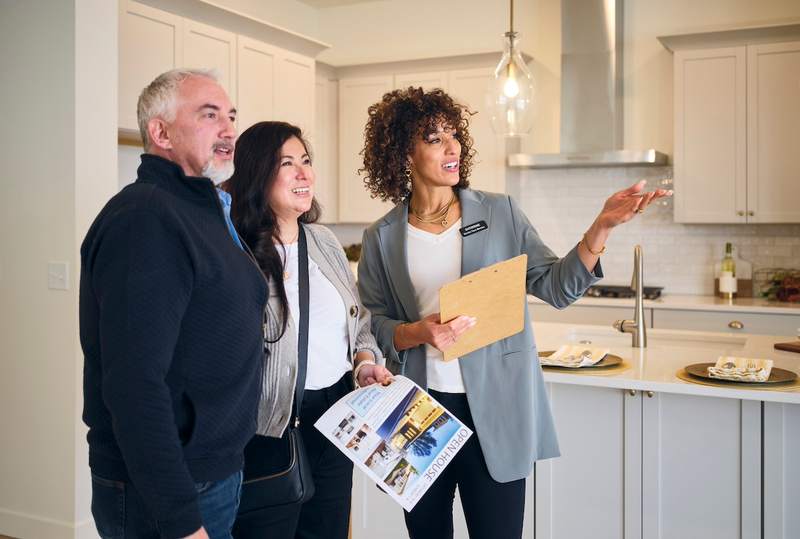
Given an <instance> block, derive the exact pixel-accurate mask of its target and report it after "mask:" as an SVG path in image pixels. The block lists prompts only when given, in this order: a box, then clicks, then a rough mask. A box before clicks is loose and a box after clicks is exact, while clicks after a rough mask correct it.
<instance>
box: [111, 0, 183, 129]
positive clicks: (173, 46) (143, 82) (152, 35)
mask: <svg viewBox="0 0 800 539" xmlns="http://www.w3.org/2000/svg"><path fill="white" fill-rule="evenodd" d="M119 7H120V11H119V65H120V70H119V126H120V128H122V129H125V130H129V131H138V126H137V122H136V102H137V100H138V99H139V94H140V93H141V92H142V90H143V89H144V87H145V86H147V85H148V84H150V82H151V81H152V80H153V78H155V76H156V75H158V74H159V73H163V72H164V71H169V70H170V69H175V68H176V67H179V66H181V65H183V19H182V18H181V17H178V16H176V15H173V14H171V13H167V12H165V11H160V10H158V9H154V8H151V7H149V6H144V5H142V4H137V3H135V2H125V1H124V0H123V1H122V2H120V4H119Z"/></svg>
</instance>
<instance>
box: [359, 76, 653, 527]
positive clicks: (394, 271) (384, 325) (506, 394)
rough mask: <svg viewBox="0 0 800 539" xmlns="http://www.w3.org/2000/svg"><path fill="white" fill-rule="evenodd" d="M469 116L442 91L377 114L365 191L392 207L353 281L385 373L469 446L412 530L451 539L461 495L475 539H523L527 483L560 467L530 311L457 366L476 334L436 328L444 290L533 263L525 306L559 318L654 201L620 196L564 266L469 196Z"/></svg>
mask: <svg viewBox="0 0 800 539" xmlns="http://www.w3.org/2000/svg"><path fill="white" fill-rule="evenodd" d="M470 114H471V113H470V112H469V111H468V110H467V109H466V108H465V107H464V106H462V105H460V104H458V103H457V102H455V101H454V100H453V99H452V98H451V97H450V96H448V95H447V94H446V93H444V92H443V91H442V90H439V89H436V90H432V91H429V92H425V91H423V90H422V89H421V88H407V89H404V90H395V91H393V92H389V93H387V94H385V95H384V96H383V99H382V100H381V101H380V102H379V103H376V104H374V105H372V106H371V107H370V108H369V120H368V121H367V125H366V128H365V138H366V140H365V144H364V150H363V155H364V168H363V169H361V171H360V172H362V173H363V174H364V176H365V180H364V181H365V184H366V186H367V188H368V189H369V190H370V192H371V193H372V195H373V196H374V197H379V198H381V199H383V200H391V201H392V202H394V203H395V204H396V206H395V208H394V209H392V210H391V211H389V212H388V213H387V214H386V215H384V216H383V217H382V218H381V219H379V220H378V221H376V222H375V223H373V224H372V225H371V226H370V227H369V228H368V229H367V230H366V231H365V232H364V237H363V241H362V254H361V260H360V263H359V271H358V277H359V279H358V288H359V291H360V293H361V300H362V301H363V302H364V306H365V307H367V309H369V310H370V311H371V313H372V328H373V333H374V334H375V335H376V337H377V340H378V344H379V345H380V346H381V349H382V351H383V354H384V355H385V356H386V358H387V367H389V369H390V370H391V371H393V372H395V373H402V374H403V375H405V376H408V377H409V378H411V379H413V380H414V381H415V382H416V383H418V384H419V385H420V386H422V387H423V388H426V389H427V390H428V391H429V392H430V393H431V395H433V396H434V398H436V399H437V400H438V401H439V402H440V403H441V404H442V405H444V406H445V407H446V408H447V409H448V410H450V411H451V412H452V413H454V414H455V415H456V416H457V417H458V418H459V419H460V420H461V421H462V422H463V423H465V424H466V425H467V426H468V427H470V428H471V429H472V430H473V431H474V432H475V434H476V435H475V436H473V437H471V438H470V439H469V441H468V442H467V444H466V445H465V446H464V447H463V448H462V449H461V451H460V452H459V453H458V454H457V455H456V457H455V458H454V460H453V461H451V462H450V464H449V465H448V467H447V468H446V469H445V471H444V473H443V474H442V475H441V476H440V477H439V478H438V479H437V481H436V482H435V483H434V484H433V486H432V487H431V488H430V490H428V492H427V493H426V494H425V496H423V497H422V499H421V500H420V501H419V502H418V503H417V505H416V506H415V507H414V509H413V510H412V511H411V512H406V514H405V520H406V526H407V528H408V531H409V534H410V536H411V537H412V538H414V539H417V538H428V537H430V538H437V539H440V538H443V537H452V536H453V518H452V514H453V499H454V496H455V489H456V486H457V487H458V490H459V494H460V496H461V503H462V505H463V507H464V515H465V517H466V522H467V527H468V529H469V535H470V537H471V538H473V539H475V538H494V537H503V538H513V537H521V535H522V524H523V511H524V505H525V478H526V477H527V476H528V475H530V473H531V469H532V466H533V463H534V461H536V460H539V459H545V458H550V457H555V456H557V455H558V454H559V451H558V442H557V440H556V433H555V429H554V427H553V419H552V416H551V413H550V407H549V403H548V399H547V394H546V392H545V387H544V380H543V378H542V370H541V367H540V366H539V363H538V356H537V352H536V346H535V344H534V340H533V332H532V329H531V325H530V320H529V316H528V309H527V304H526V305H525V307H524V308H525V325H524V330H523V331H521V332H520V333H517V334H516V335H513V336H511V337H507V338H505V339H502V340H501V341H498V342H495V343H492V344H490V345H488V346H486V347H484V348H481V349H479V350H476V351H475V352H472V353H469V354H466V355H464V356H462V357H460V358H458V359H454V360H451V361H447V362H445V361H443V355H442V351H444V350H446V349H447V348H448V347H450V346H452V345H453V343H455V342H456V340H457V339H458V337H459V335H461V334H462V333H463V332H464V331H466V330H468V329H469V328H470V327H472V326H473V325H474V324H475V323H476V321H475V320H474V319H471V318H469V317H463V316H462V317H458V318H456V319H454V320H449V321H445V320H440V318H439V294H438V292H439V289H440V288H441V286H442V285H444V284H445V283H448V282H450V281H453V280H456V279H458V278H459V277H461V276H462V275H465V274H467V273H471V272H473V271H476V270H479V269H481V268H483V267H486V266H489V265H491V264H494V263H496V262H500V261H502V260H506V259H509V258H512V257H514V256H517V255H520V254H526V255H528V262H527V276H526V289H527V292H528V293H529V294H533V295H534V296H536V297H539V298H541V299H543V300H544V301H546V302H548V303H550V304H551V305H553V306H555V307H557V308H563V307H566V306H567V305H569V304H570V303H572V302H573V301H575V300H576V299H578V298H579V297H580V296H581V295H582V294H583V293H584V292H585V290H586V289H587V288H588V287H589V285H591V284H592V283H594V282H596V281H597V280H598V279H599V278H601V277H602V270H601V268H600V262H599V260H600V254H601V253H602V252H603V250H604V244H605V241H606V239H607V238H608V235H609V233H610V231H611V229H612V228H613V227H615V226H617V225H619V224H621V223H624V222H626V221H628V220H630V219H632V218H633V217H634V216H635V215H636V214H637V213H641V212H642V211H644V209H645V208H646V207H647V206H648V204H650V203H651V202H652V201H653V199H655V198H658V197H661V196H665V195H667V194H668V193H667V192H666V191H663V190H659V191H656V192H652V193H647V194H643V193H642V191H643V189H644V182H639V183H637V184H635V185H633V186H632V187H630V188H628V189H625V190H623V191H620V192H618V193H615V194H614V195H612V196H611V197H610V198H609V199H608V200H607V201H606V202H605V205H604V206H603V209H602V211H601V212H600V214H599V215H598V216H597V218H596V219H595V221H594V223H593V224H592V225H591V226H590V227H589V229H588V230H587V231H586V233H585V234H584V236H583V238H581V239H580V241H579V242H577V245H576V246H575V247H574V248H573V249H572V250H571V251H570V252H569V253H567V255H566V256H564V257H563V258H558V257H557V256H556V255H555V254H554V253H553V252H552V251H551V250H550V249H549V248H548V247H547V246H546V245H545V244H544V243H543V242H542V240H541V239H540V238H539V235H538V234H537V233H536V231H535V230H534V228H533V226H531V224H530V222H529V221H528V218H527V217H526V216H525V214H524V213H523V212H522V211H521V210H520V209H519V207H518V206H517V204H516V203H515V202H514V200H513V199H511V197H509V196H508V195H503V194H496V193H487V192H482V191H475V190H472V189H470V188H469V173H470V168H471V165H472V162H473V157H474V152H473V149H472V139H471V138H470V136H469V130H468V128H469V116H470Z"/></svg>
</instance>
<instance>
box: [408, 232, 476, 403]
mask: <svg viewBox="0 0 800 539" xmlns="http://www.w3.org/2000/svg"><path fill="white" fill-rule="evenodd" d="M406 226H407V228H408V233H407V235H406V237H407V240H406V244H407V251H408V252H407V253H406V255H407V260H408V274H409V276H410V277H411V284H412V285H413V287H414V296H415V298H416V300H417V309H418V310H419V314H420V316H422V317H423V318H424V317H426V316H428V315H430V314H433V313H438V312H439V289H440V288H441V287H442V285H445V284H447V283H449V282H451V281H455V280H456V279H460V278H461V234H459V232H458V229H459V228H461V219H459V220H458V221H456V222H455V223H454V224H453V225H452V226H451V227H450V228H448V229H447V230H445V231H444V232H442V233H441V234H432V233H430V232H425V231H424V230H420V229H419V228H415V227H413V226H411V224H407V225H406ZM425 355H426V371H427V377H428V387H429V388H431V389H435V390H436V391H441V392H444V393H466V390H465V389H464V380H462V378H461V366H460V365H459V360H458V359H457V358H456V359H453V360H450V361H444V359H443V356H442V353H441V352H440V351H439V350H437V349H436V348H434V347H433V346H431V345H429V344H426V345H425Z"/></svg>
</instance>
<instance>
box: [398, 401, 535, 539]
mask: <svg viewBox="0 0 800 539" xmlns="http://www.w3.org/2000/svg"><path fill="white" fill-rule="evenodd" d="M429 392H430V394H431V395H432V396H433V398H435V399H436V400H438V401H439V402H440V403H441V404H442V405H443V406H444V407H445V408H447V409H448V410H450V412H452V413H453V414H454V415H455V416H456V417H457V418H458V419H459V420H461V422H462V423H464V424H465V425H466V426H468V427H469V428H470V429H472V430H473V432H474V431H475V424H474V423H473V422H472V414H471V413H470V411H469V404H467V396H466V395H464V394H463V393H440V392H438V391H433V390H430V391H429ZM456 486H458V492H459V494H460V495H461V505H462V506H463V507H464V517H465V518H466V521H467V529H468V530H469V536H470V539H484V538H485V539H498V538H502V539H515V538H519V537H522V522H523V517H524V511H525V479H518V480H517V481H511V482H509V483H499V482H497V481H495V480H494V479H492V477H491V476H490V475H489V469H488V468H487V467H486V460H485V459H484V458H483V452H482V451H481V446H480V444H479V443H478V437H477V436H476V435H475V434H473V435H472V436H471V437H470V439H469V440H468V441H467V443H466V445H465V446H464V447H463V448H462V449H461V451H459V452H458V454H457V455H456V456H455V458H454V459H453V460H452V461H451V462H450V464H449V465H448V466H447V468H445V470H444V472H443V473H442V475H441V476H439V478H438V479H437V480H436V482H435V483H434V484H433V485H432V486H431V488H430V489H428V491H427V492H426V493H425V495H424V496H423V497H422V499H420V501H419V502H417V505H415V506H414V509H413V510H412V511H411V512H408V511H406V513H405V518H406V527H407V528H408V533H409V536H410V537H411V539H428V538H430V539H444V538H452V537H453V500H454V499H455V492H456Z"/></svg>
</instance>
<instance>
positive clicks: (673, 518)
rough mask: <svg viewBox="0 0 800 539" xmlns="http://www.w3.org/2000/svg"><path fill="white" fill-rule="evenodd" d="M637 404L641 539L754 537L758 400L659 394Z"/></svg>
mask: <svg viewBox="0 0 800 539" xmlns="http://www.w3.org/2000/svg"><path fill="white" fill-rule="evenodd" d="M642 402H643V405H642V428H643V436H642V530H643V539H685V538H687V537H703V538H705V539H715V538H719V539H731V538H745V537H756V536H758V533H759V526H758V525H757V524H760V520H761V518H760V517H761V506H760V503H758V501H759V499H760V494H761V454H760V449H759V448H760V434H761V422H760V419H761V410H760V403H759V402H757V401H740V400H737V399H726V398H711V397H695V396H690V395H674V394H667V393H656V394H654V395H653V396H651V397H645V398H644V399H643V401H642Z"/></svg>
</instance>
